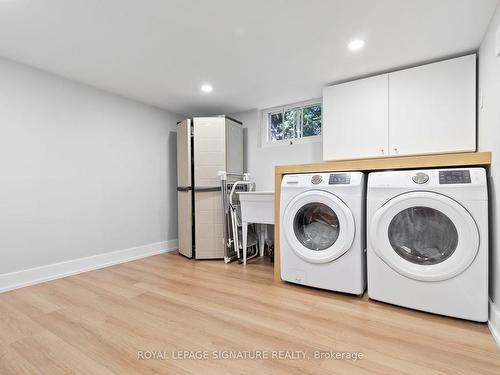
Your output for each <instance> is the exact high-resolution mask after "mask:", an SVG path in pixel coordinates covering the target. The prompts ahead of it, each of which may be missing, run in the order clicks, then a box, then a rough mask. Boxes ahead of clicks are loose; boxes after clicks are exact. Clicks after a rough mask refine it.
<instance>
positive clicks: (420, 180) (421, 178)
mask: <svg viewBox="0 0 500 375" xmlns="http://www.w3.org/2000/svg"><path fill="white" fill-rule="evenodd" d="M411 179H412V180H413V182H414V183H416V184H419V185H421V184H425V183H426V182H427V181H429V175H428V174H426V173H422V172H418V173H417V174H415V176H413V177H412V178H411Z"/></svg>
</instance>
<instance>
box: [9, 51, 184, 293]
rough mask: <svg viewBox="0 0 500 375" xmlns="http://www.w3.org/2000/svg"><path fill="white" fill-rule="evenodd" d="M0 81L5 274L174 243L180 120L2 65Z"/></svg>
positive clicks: (38, 73)
mask: <svg viewBox="0 0 500 375" xmlns="http://www.w3.org/2000/svg"><path fill="white" fill-rule="evenodd" d="M0 82H1V83H0V250H1V261H0V276H2V274H6V273H10V272H13V271H18V270H23V269H27V268H31V267H38V266H43V265H48V264H52V263H56V262H61V261H67V260H72V259H76V258H81V257H88V256H93V255H97V254H102V253H106V252H111V251H115V250H121V249H127V248H131V247H136V246H142V245H146V244H152V243H158V242H160V241H166V240H170V239H175V238H176V237H177V223H176V218H177V215H176V210H177V196H176V186H175V185H176V168H175V164H176V145H175V127H176V121H177V120H178V119H179V116H178V115H174V114H171V113H167V112H165V111H163V110H160V109H157V108H154V107H150V106H147V105H144V104H140V103H137V102H134V101H131V100H128V99H125V98H122V97H119V96H116V95H112V94H109V93H106V92H103V91H100V90H98V89H95V88H92V87H89V86H85V85H81V84H78V83H75V82H72V81H68V80H66V79H63V78H60V77H57V76H54V75H51V74H48V73H45V72H42V71H40V70H37V69H33V68H30V67H27V66H25V65H21V64H17V63H14V62H11V61H7V60H3V59H0ZM0 279H1V278H0ZM0 287H1V286H0ZM0 289H1V288H0Z"/></svg>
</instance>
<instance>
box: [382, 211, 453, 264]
mask: <svg viewBox="0 0 500 375" xmlns="http://www.w3.org/2000/svg"><path fill="white" fill-rule="evenodd" d="M388 236H389V242H390V244H391V246H392V248H393V249H394V251H396V253H397V254H398V255H399V256H401V257H402V258H404V259H406V260H407V261H409V262H412V263H415V264H421V265H433V264H438V263H441V262H443V261H445V260H446V259H448V258H449V257H450V256H451V255H452V254H453V253H454V252H455V250H456V248H457V245H458V232H457V228H456V227H455V225H454V224H453V222H452V221H451V220H450V218H449V217H448V216H446V215H445V214H443V213H442V212H440V211H438V210H436V209H434V208H430V207H422V206H418V207H410V208H407V209H405V210H403V211H401V212H399V213H398V214H397V215H396V216H394V218H393V219H392V220H391V223H390V224H389V228H388Z"/></svg>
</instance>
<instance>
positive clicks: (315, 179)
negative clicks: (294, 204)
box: [311, 174, 323, 185]
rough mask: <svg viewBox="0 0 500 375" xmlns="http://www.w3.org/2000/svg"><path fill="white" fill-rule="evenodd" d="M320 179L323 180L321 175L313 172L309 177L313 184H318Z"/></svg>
mask: <svg viewBox="0 0 500 375" xmlns="http://www.w3.org/2000/svg"><path fill="white" fill-rule="evenodd" d="M321 181H323V177H321V176H320V175H319V174H315V175H314V176H312V177H311V183H312V184H313V185H318V184H319V183H320V182H321Z"/></svg>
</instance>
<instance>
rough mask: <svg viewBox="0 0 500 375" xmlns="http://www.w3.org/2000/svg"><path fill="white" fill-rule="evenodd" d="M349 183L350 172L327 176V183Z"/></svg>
mask: <svg viewBox="0 0 500 375" xmlns="http://www.w3.org/2000/svg"><path fill="white" fill-rule="evenodd" d="M350 183H351V174H350V173H335V174H331V175H330V177H329V178H328V185H348V184H350Z"/></svg>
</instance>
